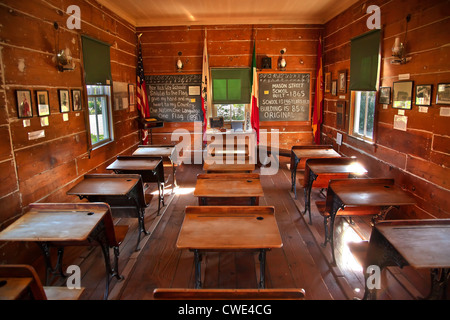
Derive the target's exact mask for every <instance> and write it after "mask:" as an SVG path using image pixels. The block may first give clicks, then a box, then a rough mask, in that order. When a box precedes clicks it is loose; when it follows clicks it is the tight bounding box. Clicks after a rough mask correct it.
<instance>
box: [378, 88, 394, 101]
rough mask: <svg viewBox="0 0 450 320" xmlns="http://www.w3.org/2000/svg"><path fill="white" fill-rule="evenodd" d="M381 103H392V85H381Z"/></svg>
mask: <svg viewBox="0 0 450 320" xmlns="http://www.w3.org/2000/svg"><path fill="white" fill-rule="evenodd" d="M378 103H380V104H390V103H391V87H380V98H379V99H378Z"/></svg>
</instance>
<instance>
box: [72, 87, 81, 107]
mask: <svg viewBox="0 0 450 320" xmlns="http://www.w3.org/2000/svg"><path fill="white" fill-rule="evenodd" d="M81 109H83V105H82V99H81V90H80V89H72V110H73V111H80V110H81Z"/></svg>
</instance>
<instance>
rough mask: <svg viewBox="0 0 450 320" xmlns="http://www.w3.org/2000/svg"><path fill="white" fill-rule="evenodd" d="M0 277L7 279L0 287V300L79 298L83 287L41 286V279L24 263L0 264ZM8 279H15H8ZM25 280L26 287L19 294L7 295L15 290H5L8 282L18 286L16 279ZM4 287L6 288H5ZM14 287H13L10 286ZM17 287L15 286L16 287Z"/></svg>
mask: <svg viewBox="0 0 450 320" xmlns="http://www.w3.org/2000/svg"><path fill="white" fill-rule="evenodd" d="M0 278H3V279H7V280H4V281H6V283H5V286H4V287H3V290H2V288H1V287H0V300H23V299H29V298H31V299H32V300H79V298H80V296H81V294H82V293H83V291H84V288H80V289H76V288H74V289H69V288H67V287H51V286H42V283H41V280H40V279H39V276H38V275H37V273H36V271H35V270H34V268H33V267H32V266H29V265H25V264H11V265H0ZM8 279H15V280H16V281H10V280H8ZM20 279H22V280H26V282H25V283H26V288H24V290H21V291H22V292H21V294H19V295H9V293H10V292H12V291H15V290H7V289H8V288H7V286H8V282H9V283H11V285H14V286H19V285H20V284H19V282H20V281H17V280H20ZM5 287H6V288H5ZM12 289H14V288H12ZM16 289H17V288H16Z"/></svg>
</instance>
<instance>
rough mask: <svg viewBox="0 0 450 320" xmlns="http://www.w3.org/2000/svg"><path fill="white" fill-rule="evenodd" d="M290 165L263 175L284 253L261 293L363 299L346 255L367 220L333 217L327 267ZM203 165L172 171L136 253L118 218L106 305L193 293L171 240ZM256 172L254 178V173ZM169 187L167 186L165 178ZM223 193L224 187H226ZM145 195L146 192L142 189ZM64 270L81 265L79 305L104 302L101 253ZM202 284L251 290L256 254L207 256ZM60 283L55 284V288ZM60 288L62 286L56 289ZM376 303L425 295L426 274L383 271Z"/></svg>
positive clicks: (86, 252)
mask: <svg viewBox="0 0 450 320" xmlns="http://www.w3.org/2000/svg"><path fill="white" fill-rule="evenodd" d="M288 162H289V161H288V159H287V158H286V159H283V158H281V160H280V170H279V171H278V173H277V174H276V175H271V176H261V183H262V185H263V189H264V198H262V199H260V205H270V206H274V207H275V215H276V219H277V222H278V227H279V229H280V232H281V235H282V240H283V247H282V248H281V249H274V250H271V251H269V252H268V253H267V264H266V287H268V288H303V289H305V292H306V299H307V300H349V299H353V298H361V297H362V295H363V291H364V285H363V283H364V282H363V279H364V277H363V273H362V268H361V265H360V264H359V263H358V261H357V260H356V259H355V258H354V257H353V255H352V253H351V252H350V250H349V246H348V243H349V242H358V241H361V240H364V239H368V238H369V236H370V230H371V227H370V225H369V223H368V221H364V220H362V219H354V221H355V225H350V224H348V223H347V222H346V220H345V219H336V236H335V237H336V248H337V251H336V252H337V253H336V259H337V266H333V265H331V264H330V261H331V251H330V246H329V245H328V246H327V247H325V248H323V247H322V246H321V245H320V244H321V243H322V242H323V239H324V238H323V229H324V228H323V219H322V218H321V216H320V215H319V214H318V213H317V209H316V207H315V205H312V206H311V209H312V213H313V224H312V225H309V224H308V223H307V222H308V221H309V220H308V219H307V217H306V216H303V215H302V214H301V213H300V211H301V210H303V190H302V189H301V188H299V189H298V190H297V193H298V200H295V199H294V198H293V194H292V193H291V192H290V186H291V184H290V172H289V170H288ZM202 172H203V171H202V168H201V166H200V165H184V164H183V165H181V166H180V167H179V168H178V170H177V181H178V188H176V189H175V192H174V193H172V189H171V186H166V192H165V194H166V195H165V201H166V205H165V207H164V208H163V209H162V213H161V215H160V216H157V215H156V203H152V205H151V206H150V207H149V208H148V209H147V212H146V218H145V223H146V228H147V230H149V231H150V233H151V234H150V235H148V236H145V237H144V238H143V239H142V240H141V248H142V249H141V250H140V251H137V252H135V251H134V249H135V244H136V237H137V233H136V228H137V219H121V220H117V223H120V224H123V223H126V224H129V226H130V231H129V233H128V234H127V237H126V238H125V241H124V243H123V244H122V246H121V254H120V262H119V263H120V272H121V273H122V275H124V277H125V279H123V280H121V281H117V280H116V279H113V280H112V282H111V285H110V294H109V299H110V300H117V299H120V300H151V299H153V290H154V289H155V288H193V287H194V268H193V267H194V263H193V253H192V252H189V251H187V250H177V249H176V246H175V244H176V241H177V236H178V232H179V230H180V227H181V224H182V222H183V217H184V208H185V207H186V206H187V205H197V198H196V197H194V196H193V191H194V187H195V183H196V175H197V174H198V173H202ZM255 172H259V169H258V170H256V171H255ZM168 181H172V180H171V179H168ZM224 187H226V186H224ZM147 192H150V191H147ZM320 197H321V195H320V193H319V190H314V189H313V193H312V198H313V201H314V200H315V199H319V198H320ZM63 263H64V266H65V267H67V266H68V265H70V264H76V265H78V266H80V269H81V273H82V279H81V285H82V286H83V287H85V288H86V290H85V292H84V294H83V295H82V299H84V300H97V299H102V297H103V292H104V289H105V270H104V263H103V256H102V254H101V251H100V248H98V247H93V248H76V249H72V250H71V251H70V252H69V253H68V254H66V256H65V258H64V261H63ZM202 273H203V274H202V280H203V286H204V287H205V288H206V287H207V288H256V287H257V279H258V277H259V262H258V256H257V254H256V253H250V252H245V253H244V252H243V253H230V252H221V253H207V254H206V255H204V257H203V260H202ZM55 283H57V284H58V282H55ZM61 283H62V282H59V284H61ZM382 283H383V284H384V286H386V287H387V288H388V289H382V290H381V293H380V294H379V297H380V298H381V299H408V300H410V299H416V298H420V297H423V296H425V295H426V293H427V292H428V289H429V284H428V283H429V274H428V273H427V272H418V271H416V270H409V269H408V268H407V267H405V268H403V269H402V270H401V271H400V269H399V268H389V271H388V272H384V273H383V280H382Z"/></svg>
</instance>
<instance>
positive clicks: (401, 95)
mask: <svg viewBox="0 0 450 320" xmlns="http://www.w3.org/2000/svg"><path fill="white" fill-rule="evenodd" d="M412 90H413V81H397V82H394V90H393V91H394V94H393V101H392V107H393V108H396V109H411V108H412Z"/></svg>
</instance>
